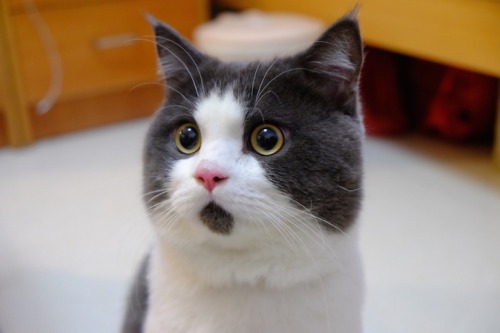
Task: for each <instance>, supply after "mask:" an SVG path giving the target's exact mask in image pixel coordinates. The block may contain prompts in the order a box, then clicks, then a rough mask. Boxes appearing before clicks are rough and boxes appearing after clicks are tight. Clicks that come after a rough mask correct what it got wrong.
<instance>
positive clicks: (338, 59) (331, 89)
mask: <svg viewBox="0 0 500 333" xmlns="http://www.w3.org/2000/svg"><path fill="white" fill-rule="evenodd" d="M301 62H302V64H301V66H302V67H303V68H305V69H306V76H307V77H308V78H309V79H310V80H311V82H312V84H314V85H315V86H316V88H317V89H318V91H320V92H321V93H322V94H323V95H324V96H326V97H327V98H328V99H331V101H332V102H334V103H335V104H337V105H338V106H339V107H341V106H343V104H345V103H347V102H349V101H350V100H352V98H353V97H355V93H356V92H357V86H358V80H359V73H360V71H361V66H362V63H363V43H362V41H361V35H360V32H359V26H358V22H357V20H356V17H355V13H353V14H350V15H348V16H346V17H344V18H342V19H340V20H338V21H337V22H335V23H334V24H333V25H331V26H330V27H329V28H328V29H327V30H326V31H325V32H324V33H323V35H322V36H321V37H320V38H319V39H318V40H317V41H316V42H315V43H314V44H313V45H312V46H311V47H310V48H309V49H308V50H307V51H305V53H304V54H302V58H301Z"/></svg>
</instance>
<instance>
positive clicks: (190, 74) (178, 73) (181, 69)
mask: <svg viewBox="0 0 500 333" xmlns="http://www.w3.org/2000/svg"><path fill="white" fill-rule="evenodd" d="M146 17H147V19H148V21H149V22H150V23H151V25H152V26H153V29H154V32H155V42H156V49H157V52H158V58H159V61H160V70H161V71H162V73H161V74H163V75H164V77H165V79H166V81H167V84H168V85H169V86H171V85H175V84H176V83H177V82H180V81H183V80H186V79H189V80H192V81H193V84H194V85H195V86H196V81H198V80H199V79H200V78H199V76H200V75H201V74H200V72H199V70H198V66H199V65H200V64H201V63H202V62H203V61H204V60H205V58H206V56H205V55H203V54H202V53H201V52H199V51H198V50H196V49H195V48H194V47H193V46H192V45H191V44H190V43H189V42H188V41H187V40H185V39H184V38H183V37H181V36H180V35H179V34H178V33H177V32H176V31H175V30H174V29H172V28H171V27H170V26H168V25H166V24H165V23H163V22H161V21H159V20H157V19H156V18H154V17H152V16H150V15H146Z"/></svg>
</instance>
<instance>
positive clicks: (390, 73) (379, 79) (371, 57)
mask: <svg viewBox="0 0 500 333" xmlns="http://www.w3.org/2000/svg"><path fill="white" fill-rule="evenodd" d="M397 64H398V60H397V55H395V54H394V53H390V52H386V51H382V50H378V49H373V48H367V52H366V59H365V63H364V66H363V72H362V74H361V102H362V103H363V115H364V122H365V127H366V132H367V134H370V135H392V134H400V133H403V132H405V131H406V130H407V127H408V121H407V117H406V114H405V112H404V111H403V106H402V100H401V98H402V96H401V91H400V89H399V82H398V81H399V78H398V68H397V67H398V66H397Z"/></svg>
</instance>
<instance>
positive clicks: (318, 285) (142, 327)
mask: <svg viewBox="0 0 500 333" xmlns="http://www.w3.org/2000/svg"><path fill="white" fill-rule="evenodd" d="M152 21H153V22H152V23H153V26H154V28H155V32H156V36H157V45H158V53H159V58H160V62H161V65H162V68H163V70H164V73H165V77H166V83H167V88H166V90H167V94H168V97H167V99H166V102H165V105H164V106H163V107H162V108H161V109H160V110H159V111H158V113H157V114H156V117H155V119H154V121H153V123H152V125H151V128H150V131H149V133H148V137H147V142H146V149H145V167H144V179H145V180H144V186H145V194H146V205H147V208H148V210H149V212H150V216H151V220H152V224H153V227H154V230H155V234H156V239H155V243H154V245H153V250H152V252H151V255H150V257H149V258H148V260H147V261H146V262H145V264H144V265H143V268H142V271H141V273H140V274H139V275H138V279H137V282H136V284H135V287H134V289H133V293H132V296H131V300H132V303H133V302H134V299H137V297H135V296H134V295H143V297H141V298H140V299H141V304H139V307H137V306H135V307H134V306H133V305H134V304H132V305H131V307H130V309H131V310H129V312H128V314H127V317H126V322H125V325H124V330H123V331H124V332H126V333H131V332H145V333H234V332H238V333H245V332H248V333H250V332H252V333H254V332H260V333H266V332H269V333H276V332H287V333H290V332H291V333H293V332H301V333H304V332H314V333H321V332H342V333H359V332H361V327H362V324H361V309H362V298H363V297H362V295H363V282H362V280H363V279H362V269H361V263H360V256H359V252H358V245H357V233H358V226H357V224H356V223H355V221H356V218H357V214H358V211H359V206H360V201H361V192H362V191H361V186H362V168H361V142H362V138H363V129H362V125H361V120H360V118H361V117H360V113H359V106H358V104H359V103H358V92H357V84H358V76H359V72H360V68H361V63H362V44H361V39H360V37H359V30H358V27H357V23H356V20H355V19H354V18H353V17H352V16H349V17H346V18H343V19H341V20H340V21H338V22H337V23H335V24H334V25H333V26H331V27H330V28H329V29H328V30H327V31H326V32H325V33H324V35H323V36H322V37H320V38H319V40H318V41H317V42H316V43H314V44H313V45H312V46H311V47H310V48H309V49H308V50H306V51H304V52H303V53H301V54H299V55H297V56H294V57H290V58H286V59H276V60H274V61H272V62H269V63H260V62H258V63H252V64H223V63H221V62H219V61H217V60H215V59H212V58H210V57H207V56H205V55H203V54H201V53H200V52H198V51H197V50H196V49H194V48H193V47H191V46H190V45H189V44H188V43H187V42H186V41H185V40H184V39H182V38H181V37H180V36H178V35H177V34H176V33H175V32H174V31H173V30H171V29H170V28H169V27H167V26H165V25H164V24H162V23H160V22H158V21H154V20H152ZM184 123H192V124H196V125H197V127H198V128H199V133H200V136H201V138H202V139H201V140H202V143H201V148H200V149H199V151H197V152H196V153H194V154H185V153H182V152H181V151H179V149H177V147H176V146H175V138H174V136H175V133H176V129H177V128H178V127H179V126H180V125H182V124H184ZM261 124H273V125H275V126H277V127H279V128H280V129H281V130H282V132H283V136H284V141H285V143H284V145H283V147H282V148H281V150H279V151H278V152H277V153H276V154H273V155H270V156H262V155H259V154H258V153H257V152H256V151H254V150H253V148H252V146H251V144H250V139H249V138H250V136H251V133H252V131H253V130H254V129H255V128H256V127H257V126H259V125H261ZM200 168H202V169H204V170H215V171H217V174H223V175H224V179H223V181H220V182H219V183H218V184H217V186H216V187H215V188H214V189H213V191H210V190H207V188H206V187H204V186H203V184H202V183H201V182H200V179H199V177H196V176H195V175H196V174H197V171H198V170H200ZM207 221H208V222H207ZM145 276H146V277H147V278H145ZM144 295H145V296H144ZM144 298H146V301H144Z"/></svg>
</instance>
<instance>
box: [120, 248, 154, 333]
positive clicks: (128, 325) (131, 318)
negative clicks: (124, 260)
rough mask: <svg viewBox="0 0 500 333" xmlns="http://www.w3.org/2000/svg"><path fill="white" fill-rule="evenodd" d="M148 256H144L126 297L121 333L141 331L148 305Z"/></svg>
mask: <svg viewBox="0 0 500 333" xmlns="http://www.w3.org/2000/svg"><path fill="white" fill-rule="evenodd" d="M148 267H149V257H146V258H144V260H143V261H142V264H141V266H140V269H139V270H138V271H137V274H136V276H135V279H134V284H133V285H132V288H131V290H130V294H129V297H128V306H127V310H126V313H125V319H124V321H123V324H122V329H121V332H122V333H141V332H142V328H143V324H144V319H145V318H146V312H147V307H148V283H147V272H148Z"/></svg>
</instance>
